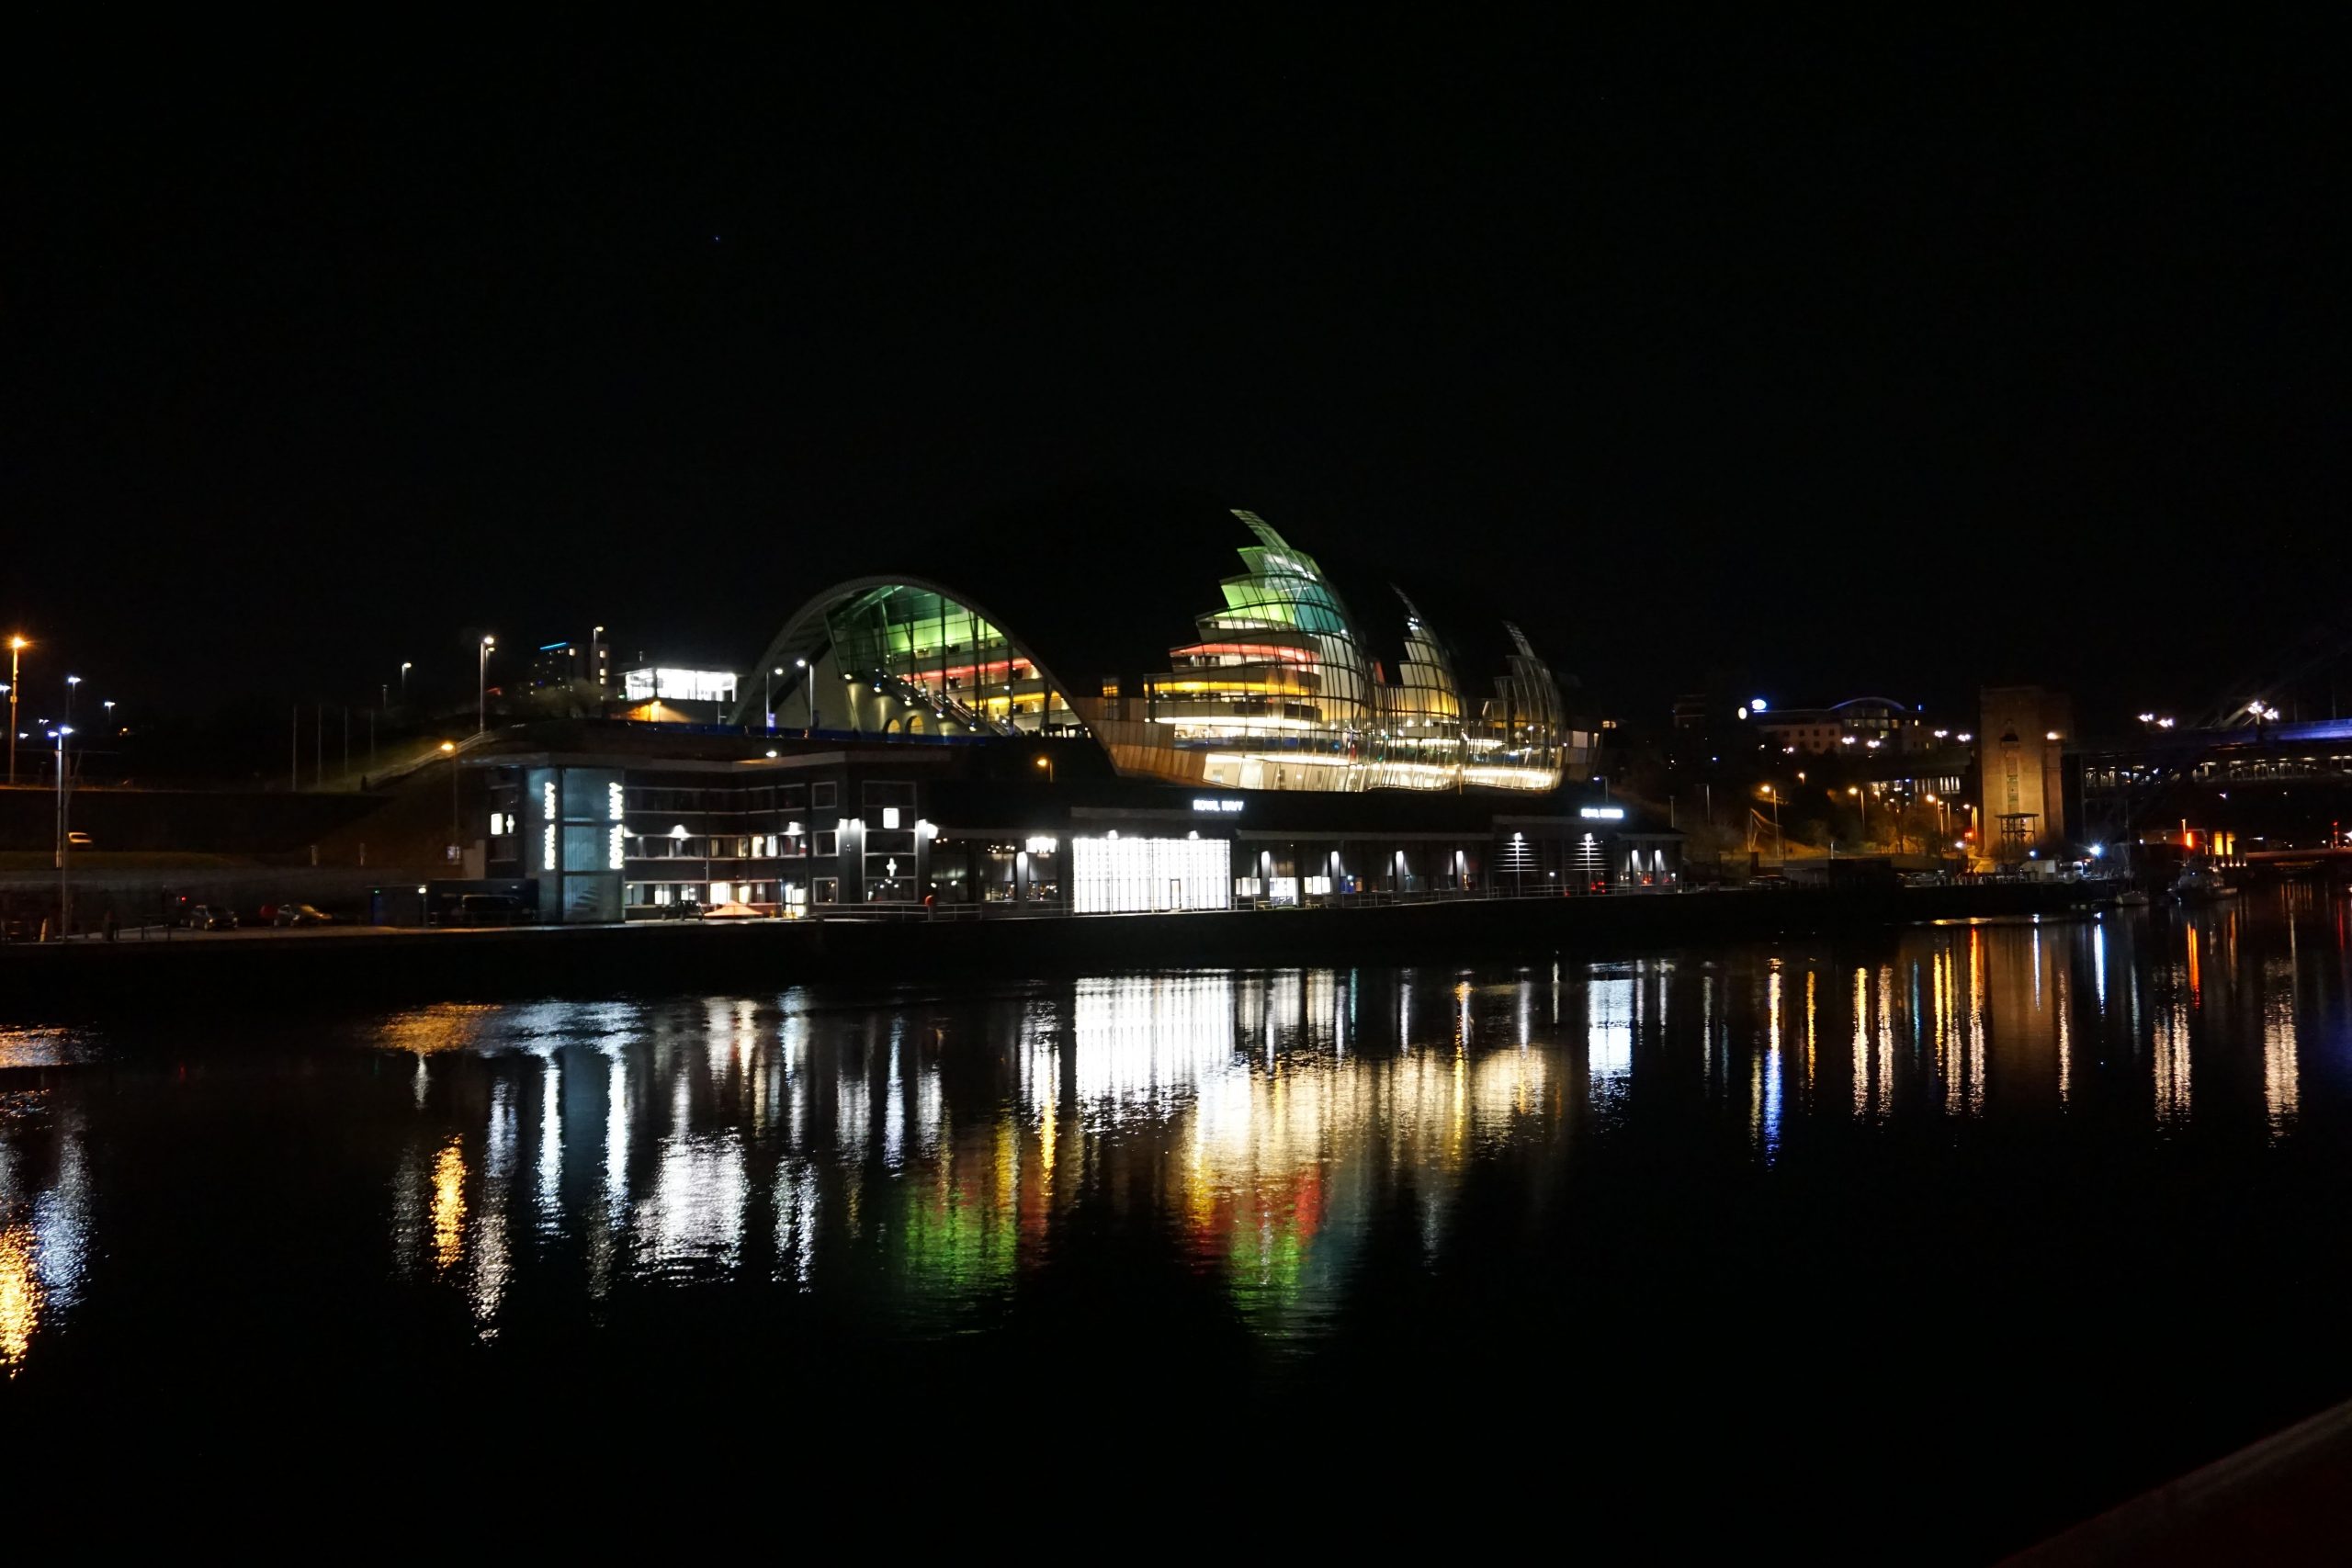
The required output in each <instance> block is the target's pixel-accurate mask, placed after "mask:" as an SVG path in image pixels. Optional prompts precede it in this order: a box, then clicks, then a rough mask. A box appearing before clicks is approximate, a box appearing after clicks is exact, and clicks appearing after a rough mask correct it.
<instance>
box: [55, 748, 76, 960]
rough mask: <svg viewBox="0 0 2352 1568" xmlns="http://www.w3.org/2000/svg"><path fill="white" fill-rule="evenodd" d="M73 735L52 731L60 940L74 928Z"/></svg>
mask: <svg viewBox="0 0 2352 1568" xmlns="http://www.w3.org/2000/svg"><path fill="white" fill-rule="evenodd" d="M73 733H74V727H73V726H72V725H70V724H61V725H59V726H58V727H57V728H55V729H52V730H51V731H50V734H51V736H52V737H53V738H55V739H56V741H57V934H58V936H59V937H60V938H61V939H62V938H63V936H64V935H65V933H66V932H67V931H71V930H72V929H73V926H74V890H73V887H72V886H71V885H70V884H69V883H68V882H67V880H66V860H67V858H68V857H69V856H70V854H71V853H72V851H73V844H72V843H71V841H70V840H71V837H72V829H71V828H69V827H68V826H67V817H66V807H65V800H66V795H65V738H66V737H67V736H69V735H71V734H73Z"/></svg>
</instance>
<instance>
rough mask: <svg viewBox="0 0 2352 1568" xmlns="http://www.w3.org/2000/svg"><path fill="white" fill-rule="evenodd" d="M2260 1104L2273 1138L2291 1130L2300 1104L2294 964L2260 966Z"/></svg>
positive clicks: (2273, 961) (2278, 961)
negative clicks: (2261, 990)
mask: <svg viewBox="0 0 2352 1568" xmlns="http://www.w3.org/2000/svg"><path fill="white" fill-rule="evenodd" d="M2262 979H2263V996H2262V1104H2263V1110H2264V1111H2265V1113H2266V1115H2267V1117H2268V1119H2269V1122H2270V1136H2271V1138H2272V1139H2273V1140H2274V1141H2276V1140H2277V1139H2279V1138H2282V1137H2284V1136H2286V1135H2287V1134H2289V1133H2290V1132H2292V1131H2293V1130H2294V1126H2295V1115H2296V1112H2297V1111H2298V1110H2299V1109H2300V1108H2301V1099H2302V1095H2301V1077H2302V1071H2301V1066H2302V1065H2301V1060H2300V1054H2299V1051H2298V1045H2297V1041H2296V1036H2295V964H2294V961H2293V959H2291V958H2285V959H2279V958H2273V959H2269V960H2267V961H2266V962H2265V963H2264V964H2263V965H2262Z"/></svg>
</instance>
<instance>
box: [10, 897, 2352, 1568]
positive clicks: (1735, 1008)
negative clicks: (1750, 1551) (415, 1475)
mask: <svg viewBox="0 0 2352 1568" xmlns="http://www.w3.org/2000/svg"><path fill="white" fill-rule="evenodd" d="M2347 926H2352V899H2347V898H2346V897H2341V896H2335V897H2331V896H2330V895H2329V894H2328V893H2327V892H2326V891H2325V890H2313V889H2305V888H2291V887H2290V888H2287V889H2284V890H2271V891H2267V892H2263V893H2259V894H2255V895H2249V896H2247V897H2242V898H2240V899H2237V900H2235V901H2233V903H2231V904H2228V905H2223V906H2217V907H2214V908H2205V909H2195V910H2172V909H2162V908H2159V909H2155V910H2147V911H2124V912H2110V913H2109V914H2108V915H2107V916H2105V917H2104V918H2102V919H2075V920H2064V921H2052V920H2044V921H2041V922H2039V923H2035V922H2023V923H2014V924H2007V923H1990V924H1956V925H1949V926H1936V927H1923V928H1917V929H1913V930H1908V931H1887V932H1876V933H1871V934H1868V935H1865V936H1858V937H1855V938H1852V939H1849V940H1834V939H1822V940H1802V941H1791V942H1782V943H1751V944H1741V945H1724V946H1717V947H1709V948H1703V949H1691V950H1683V951H1674V952H1662V953H1634V954H1626V955H1622V956H1612V957H1609V958H1605V959H1603V958H1595V957H1591V956H1589V955H1563V956H1561V957H1560V958H1559V959H1558V960H1556V961H1555V962H1550V963H1545V964H1536V965H1532V966H1530V965H1520V964H1510V965H1498V966H1495V967H1490V968H1478V967H1472V968H1453V967H1429V968H1410V967H1408V968H1392V967H1366V968H1347V967H1336V968H1274V969H1265V970H1251V969H1222V968H1220V969H1211V970H1170V971H1168V972H1162V973H1152V974H1118V975H1103V976H1086V977H1080V978H1076V979H1069V978H1060V979H1051V980H1045V979H1040V980H1021V979H1014V978H1007V979H1004V980H1001V981H994V982H979V981H966V980H952V981H951V980H942V981H938V982H935V983H924V982H914V981H910V982H909V983H906V984H902V985H897V986H892V987H870V986H863V985H861V986H856V987H853V986H849V985H842V986H825V985H819V986H811V987H797V988H794V989H790V990H786V991H783V992H781V993H776V992H764V993H747V994H742V995H730V996H708V997H704V996H696V997H669V998H662V997H645V998H637V997H629V998H618V999H600V1000H588V1001H572V1000H564V1001H556V1000H549V1001H539V1002H529V1003H520V1004H501V1005H458V1004H450V1005H443V1006H434V1007H425V1008H419V1009H415V1010H406V1011H401V1012H396V1013H391V1014H388V1015H372V1016H361V1017H353V1016H334V1015H324V1016H312V1017H305V1018H301V1019H299V1020H287V1019H283V1018H275V1017H270V1016H265V1015H256V1016H253V1017H245V1018H232V1019H199V1018H191V1019H187V1020H186V1021H180V1022H177V1023H175V1024H172V1025H170V1026H164V1025H160V1024H156V1023H153V1022H145V1023H141V1024H139V1025H137V1026H136V1027H133V1026H130V1025H129V1024H123V1025H119V1026H108V1025H105V1024H84V1025H71V1026H66V1025H61V1026H43V1025H39V1024H17V1025H12V1026H8V1027H7V1028H6V1029H4V1030H0V1415H10V1416H12V1418H13V1417H17V1416H20V1417H22V1418H23V1419H25V1420H27V1421H29V1422H33V1423H36V1424H37V1423H39V1422H40V1421H42V1420H63V1419H66V1418H67V1417H68V1416H87V1415H89V1414H90V1413H91V1412H93V1411H107V1410H130V1409H135V1410H139V1411H141V1412H145V1413H148V1414H149V1415H151V1416H152V1415H153V1413H156V1412H172V1411H179V1412H182V1413H185V1412H187V1411H191V1410H196V1409H213V1410H218V1409H220V1408H222V1407H223V1406H224V1404H237V1405H238V1406H240V1407H243V1406H244V1405H248V1404H254V1403H255V1402H260V1403H265V1404H272V1405H275V1406H283V1407H290V1408H293V1409H295V1410H297V1411H299V1412H300V1414H301V1415H302V1416H303V1417H304V1418H305V1419H306V1420H308V1421H309V1422H311V1423H312V1424H313V1425H314V1426H320V1427H330V1428H331V1427H338V1426H343V1425H351V1426H356V1427H365V1428H368V1429H377V1430H380V1429H383V1428H385V1427H389V1426H391V1425H396V1424H397V1423H398V1422H400V1421H401V1420H429V1419H433V1418H435V1417H434V1416H433V1414H432V1413H433V1412H435V1411H441V1410H458V1409H464V1410H470V1411H476V1412H479V1411H480V1410H481V1407H482V1402H483V1401H485V1400H489V1401H492V1402H493V1403H495V1404H498V1405H499V1406H500V1407H502V1408H504V1407H509V1406H511V1407H513V1408H515V1409H518V1410H529V1411H535V1412H537V1413H539V1414H540V1415H542V1416H547V1417H548V1418H551V1419H557V1420H564V1419H571V1418H593V1417H594V1416H595V1415H596V1414H597V1413H598V1412H602V1411H610V1410H622V1409H639V1410H641V1409H652V1408H658V1409H661V1410H662V1411H664V1412H666V1413H668V1414H669V1415H670V1416H672V1417H673V1418H675V1419H689V1418H690V1417H689V1416H686V1415H681V1414H680V1413H681V1412H684V1413H694V1415H693V1416H691V1418H695V1419H710V1418H714V1417H715V1416H716V1415H717V1414H718V1413H719V1412H722V1411H724V1410H725V1409H727V1408H729V1405H730V1403H731V1402H733V1401H737V1400H741V1399H752V1400H755V1401H789V1402H790V1403H791V1404H793V1405H794V1406H795V1407H796V1408H797V1409H799V1410H801V1411H803V1412H807V1411H810V1410H815V1411H819V1412H821V1413H822V1416H823V1419H824V1420H825V1421H826V1422H827V1423H828V1424H830V1425H831V1426H834V1427H838V1428H848V1427H856V1426H858V1425H859V1424H861V1423H871V1424H873V1425H875V1426H876V1427H888V1426H890V1425H892V1424H894V1423H903V1422H906V1421H910V1420H916V1419H920V1421H921V1422H922V1423H923V1424H926V1425H928V1424H931V1423H936V1422H939V1421H942V1420H947V1419H950V1417H949V1416H945V1415H944V1414H942V1407H943V1406H944V1407H946V1408H961V1409H963V1410H964V1411H965V1414H962V1415H959V1416H956V1417H954V1419H955V1420H956V1422H957V1424H958V1425H959V1426H963V1425H966V1424H971V1425H972V1426H973V1438H974V1440H975V1441H978V1442H981V1443H986V1444H992V1443H998V1442H1007V1443H1011V1442H1015V1441H1017V1440H1018V1439H1017V1438H1016V1437H1015V1435H1014V1433H1013V1431H1012V1427H1013V1426H1015V1425H1016V1424H1017V1423H1018V1421H1019V1420H1020V1419H1022V1418H1023V1417H1022V1416H1016V1415H1015V1414H1014V1413H1015V1412H1023V1413H1027V1414H1029V1415H1035V1414H1037V1413H1039V1412H1042V1411H1044V1410H1046V1409H1048V1408H1053V1409H1059V1410H1061V1411H1063V1412H1064V1416H1062V1417H1057V1420H1067V1421H1076V1420H1078V1419H1079V1417H1078V1416H1077V1415H1076V1414H1075V1412H1077V1411H1080V1410H1084V1411H1088V1412H1091V1414H1090V1415H1089V1416H1087V1417H1086V1419H1087V1420H1089V1421H1091V1422H1099V1423H1101V1424H1103V1426H1104V1427H1106V1428H1107V1429H1106V1430H1104V1431H1103V1434H1102V1436H1103V1440H1105V1441H1109V1440H1113V1439H1114V1438H1115V1437H1116V1436H1117V1435H1118V1434H1121V1433H1125V1434H1128V1435H1131V1436H1133V1435H1141V1434H1151V1433H1158V1434H1162V1435H1165V1434H1169V1433H1172V1432H1175V1431H1178V1430H1185V1429H1197V1430H1201V1431H1204V1432H1205V1433H1207V1434H1209V1435H1210V1436H1212V1437H1214V1438H1219V1439H1221V1440H1223V1441H1225V1442H1228V1443H1242V1444H1245V1445H1250V1444H1256V1443H1259V1442H1261V1441H1263V1440H1264V1438H1265V1436H1266V1434H1267V1433H1268V1432H1269V1431H1270V1430H1272V1431H1281V1432H1284V1433H1286V1434H1290V1435H1292V1436H1299V1437H1304V1436H1308V1435H1311V1436H1312V1438H1313V1441H1314V1442H1316V1443H1318V1444H1323V1445H1339V1446H1340V1447H1343V1448H1348V1449H1353V1448H1355V1447H1356V1446H1357V1445H1360V1444H1363V1443H1365V1442H1367V1441H1371V1442H1372V1443H1373V1446H1374V1449H1375V1450H1378V1451H1380V1452H1382V1453H1385V1454H1387V1455H1389V1456H1390V1457H1392V1458H1394V1459H1396V1460H1397V1461H1400V1462H1405V1463H1408V1464H1416V1465H1418V1464H1419V1463H1422V1462H1424V1461H1428V1460H1429V1459H1430V1457H1431V1450H1436V1451H1437V1452H1438V1453H1440V1454H1445V1453H1451V1454H1453V1455H1454V1456H1455V1457H1457V1458H1458V1457H1460V1455H1461V1453H1462V1451H1463V1450H1465V1449H1470V1450H1493V1449H1495V1448H1498V1447H1504V1446H1508V1447H1510V1449H1512V1450H1514V1451H1515V1452H1516V1453H1518V1454H1519V1455H1520V1457H1521V1458H1526V1457H1528V1456H1529V1455H1530V1454H1540V1455H1541V1456H1542V1460H1543V1462H1544V1464H1545V1465H1547V1466H1552V1467H1555V1472H1554V1476H1553V1482H1554V1484H1555V1487H1563V1488H1566V1489H1567V1490H1569V1491H1571V1492H1574V1491H1584V1492H1589V1493H1590V1494H1592V1495H1596V1496H1599V1495H1611V1494H1615V1495H1623V1489H1624V1488H1627V1487H1632V1486H1640V1487H1642V1488H1644V1489H1645V1493H1647V1494H1649V1495H1657V1493H1658V1492H1659V1491H1660V1490H1661V1489H1663V1492H1664V1495H1665V1496H1666V1498H1667V1499H1668V1501H1669V1502H1671V1501H1673V1500H1674V1499H1675V1498H1676V1497H1677V1495H1678V1494H1687V1499H1688V1501H1689V1502H1691V1504H1693V1505H1697V1504H1699V1503H1700V1502H1701V1500H1702V1499H1703V1500H1704V1504H1705V1506H1691V1507H1687V1508H1682V1509H1679V1510H1674V1511H1670V1512H1668V1513H1665V1514H1662V1515H1661V1516H1660V1517H1659V1518H1658V1521H1657V1524H1656V1526H1655V1529H1657V1531H1658V1532H1660V1534H1659V1535H1658V1537H1657V1539H1660V1540H1665V1539H1671V1538H1675V1537H1679V1536H1680V1535H1683V1534H1689V1535H1691V1536H1692V1537H1694V1538H1703V1537H1708V1536H1714V1535H1720V1536H1722V1537H1724V1538H1725V1539H1731V1540H1748V1539H1752V1532H1753V1530H1754V1529H1756V1528H1757V1522H1756V1521H1757V1514H1758V1510H1761V1509H1768V1508H1773V1507H1775V1506H1778V1503H1779V1502H1781V1501H1785V1500H1787V1499H1789V1498H1791V1497H1792V1496H1802V1497H1803V1498H1804V1499H1805V1503H1804V1508H1805V1510H1806V1516H1807V1517H1808V1518H1809V1519H1810V1520H1811V1525H1810V1526H1809V1529H1811V1530H1813V1531H1814V1532H1815V1539H1817V1540H1841V1541H1844V1542H1846V1543H1849V1544H1855V1543H1862V1542H1871V1541H1877V1542H1893V1541H1899V1542H1901V1543H1902V1547H1903V1554H1904V1555H1906V1556H1912V1557H1951V1558H1956V1559H1961V1560H1966V1559H1970V1558H1977V1557H1983V1556H1985V1555H1986V1554H1988V1553H1993V1552H1996V1551H1999V1550H2001V1549H2003V1548H2006V1547H2010V1546H2015V1545H2018V1544H2021V1543H2022V1542H2024V1541H2025V1540H2030V1539H2033V1538H2034V1537H2036V1536H2038V1535H2039V1534H2041V1533H2042V1532H2045V1531H2047V1530H2049V1529H2055V1528H2057V1527H2059V1526H2062V1525H2064V1524H2065V1523H2067V1522H2069V1521H2071V1520H2072V1519H2075V1518H2077V1517H2083V1516H2084V1515H2086V1514H2087V1513H2089V1512H2092V1511H2095V1510H2096V1509H2098V1508H2099V1507H2101V1506H2106V1505H2108V1504H2109V1503H2112V1502H2114V1501H2117V1500H2119V1499H2120V1498H2121V1497H2123V1496H2126V1495H2131V1493H2133V1492H2134V1491H2136V1490H2139V1489H2141V1488H2143V1487H2145V1486H2147V1485H2150V1484H2153V1483H2156V1482H2159V1481H2161V1480H2163V1479H2165V1478H2166V1477H2167V1476H2168V1475H2170V1474H2172V1473H2175V1472H2178V1471H2179V1470H2181V1469H2183V1468H2185V1467H2188V1466H2191V1465H2194V1464H2196V1463H2199V1462H2201V1461H2205V1460H2208V1459H2211V1458H2213V1457H2216V1456H2217V1455H2219V1454H2221V1453H2222V1452H2224V1451H2227V1450H2229V1449H2231V1448H2233V1447H2234V1446H2237V1445H2238V1444H2241V1443H2243V1442H2245V1441H2247V1440H2250V1439H2252V1438H2256V1437H2258V1436H2260V1435H2262V1434H2263V1433H2265V1432H2266V1431H2267V1430H2270V1429H2272V1428H2275V1427H2278V1426H2279V1425H2281V1424H2283V1423H2285V1422H2288V1421H2290V1420H2292V1419H2294V1418H2296V1417H2298V1416H2301V1415H2304V1414H2307V1413H2309V1412H2310V1411H2312V1410H2314V1409H2317V1408H2319V1407H2321V1406H2323V1405H2324V1404H2329V1403H2332V1402H2334V1401H2335V1400H2337V1399H2340V1398H2343V1397H2346V1396H2347V1395H2352V1336H2346V1334H2345V1333H2344V1332H2343V1328H2342V1324H2343V1322H2344V1320H2345V1316H2346V1308H2347V1306H2352V1299H2347V1295H2346V1284H2347V1282H2352V1281H2348V1280H2347V1269H2346V1265H2345V1263H2344V1262H2343V1258H2344V1256H2345V1252H2346V1238H2345V1231H2346V1219H2347V1216H2352V1141H2348V1140H2347V1134H2352V1010H2348V1007H2347V993H2352V979H2348V978H2347V964H2352V956H2348V955H2352V940H2348V939H2347ZM918 1409H920V1410H921V1411H922V1415H921V1416H919V1417H918V1416H916V1414H915V1412H916V1411H917V1410H918ZM1367 1421H1370V1422H1372V1423H1374V1425H1373V1426H1370V1427H1367V1426H1365V1425H1364V1423H1365V1422H1367ZM23 1429H33V1428H30V1427H27V1428H23ZM1375 1433H1376V1434H1377V1436H1376V1438H1375V1437H1374V1434H1375ZM1064 1440H1067V1430H1066V1431H1065V1438H1064ZM1890 1532H1892V1533H1890Z"/></svg>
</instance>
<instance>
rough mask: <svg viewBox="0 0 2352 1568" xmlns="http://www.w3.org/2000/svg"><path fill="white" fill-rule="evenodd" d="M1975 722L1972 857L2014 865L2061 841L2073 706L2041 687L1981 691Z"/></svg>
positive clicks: (1992, 688) (2063, 830) (2063, 826)
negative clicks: (1975, 837)
mask: <svg viewBox="0 0 2352 1568" xmlns="http://www.w3.org/2000/svg"><path fill="white" fill-rule="evenodd" d="M1983 705H1984V712H1983V715H1982V716H1981V717H1980V718H1979V720H1978V725H1979V730H1980V733H1979V737H1978V746H1977V752H1976V756H1977V767H1978V769H1979V778H1978V783H1977V800H1978V801H1979V803H1980V804H1981V806H1982V807H1983V811H1984V832H1983V837H1982V839H1981V840H1979V852H1980V853H1983V854H1985V855H1986V856H1988V857H1990V858H1991V859H1994V860H1996V861H2004V862H2006V861H2020V860H2024V859H2026V858H2027V857H2028V856H2029V855H2030V854H2034V853H2037V852H2050V851H2052V850H2055V849H2058V848H2060V847H2062V846H2064V843H2065V840H2066V796H2065V789H2064V775H2063V773H2062V772H2061V761H2062V759H2063V758H2064V752H2065V747H2066V743H2067V740H2068V739H2069V738H2071V737H2072V736H2073V734H2074V732H2075V705H2074V704H2073V702H2072V701H2070V700H2069V699H2068V698H2067V697H2066V696H2065V695H2064V694H2062V693H2058V692H2047V691H2044V690H2042V688H2041V687H2040V686H1988V687H1986V688H1985V692H1984V695H1983Z"/></svg>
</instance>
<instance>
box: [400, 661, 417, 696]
mask: <svg viewBox="0 0 2352 1568" xmlns="http://www.w3.org/2000/svg"><path fill="white" fill-rule="evenodd" d="M414 668H415V665H414V664H413V663H412V662H411V661H410V660H405V659H403V660H401V706H402V707H403V708H405V707H406V706H408V672H409V671H411V670H413V669H414Z"/></svg>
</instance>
